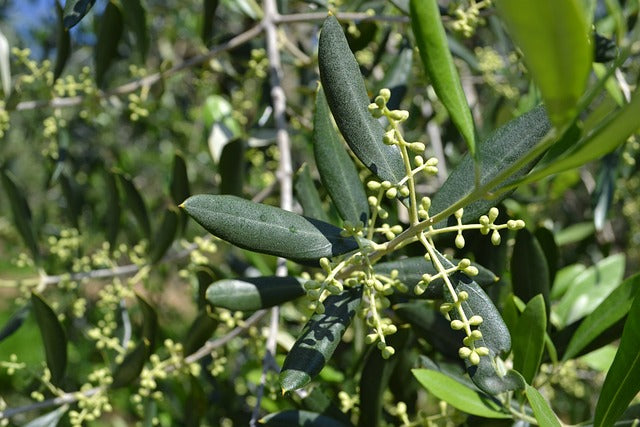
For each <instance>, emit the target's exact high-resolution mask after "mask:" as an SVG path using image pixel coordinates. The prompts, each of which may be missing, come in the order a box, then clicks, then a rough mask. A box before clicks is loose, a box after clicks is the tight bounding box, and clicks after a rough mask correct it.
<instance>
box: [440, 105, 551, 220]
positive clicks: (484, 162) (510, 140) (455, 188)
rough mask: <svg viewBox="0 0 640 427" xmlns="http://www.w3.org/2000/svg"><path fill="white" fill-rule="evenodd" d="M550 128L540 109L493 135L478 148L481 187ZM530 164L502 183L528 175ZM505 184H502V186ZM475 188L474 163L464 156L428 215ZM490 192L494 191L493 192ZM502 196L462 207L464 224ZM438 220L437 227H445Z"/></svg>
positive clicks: (535, 142)
mask: <svg viewBox="0 0 640 427" xmlns="http://www.w3.org/2000/svg"><path fill="white" fill-rule="evenodd" d="M550 128H551V124H550V123H549V119H548V118H547V115H546V113H545V110H544V108H543V107H542V106H539V107H536V108H534V109H533V110H531V111H529V112H527V113H524V114H523V115H522V116H520V117H518V118H516V119H514V120H512V121H510V122H509V123H507V124H506V125H504V126H502V127H501V128H499V129H498V130H496V131H495V132H493V133H492V134H491V135H490V136H489V137H488V138H487V139H486V140H485V141H483V142H482V143H481V144H480V145H479V146H478V161H479V168H480V173H481V175H480V184H481V185H482V184H483V183H488V182H490V181H491V180H492V179H493V178H495V177H496V176H497V175H498V174H500V173H501V172H502V171H503V170H505V169H507V168H509V167H510V166H512V165H513V164H515V163H517V162H518V161H519V160H520V159H521V158H522V157H524V156H525V155H526V154H527V153H528V152H529V151H530V150H531V149H532V148H534V147H535V146H536V145H537V144H538V143H539V142H540V141H541V140H542V138H543V137H544V136H545V135H546V133H547V131H548V130H549V129H550ZM532 167H533V164H529V165H525V166H524V167H523V168H522V169H520V170H519V171H517V172H516V173H514V174H513V175H512V176H511V177H510V178H508V179H507V180H505V182H504V183H505V184H506V183H508V182H510V181H512V180H514V179H516V178H517V177H519V176H522V175H524V174H525V173H527V172H528V171H529V170H531V168H532ZM503 185H504V184H503ZM474 186H475V171H474V166H473V160H472V159H471V157H470V156H468V155H466V156H465V157H464V158H463V159H462V161H461V162H460V164H459V165H458V166H457V167H456V168H455V169H454V170H453V172H451V174H450V175H449V178H447V180H446V181H445V183H444V184H443V185H442V187H441V188H440V190H439V191H438V192H437V193H436V194H435V196H434V197H433V200H432V203H431V209H430V212H431V213H432V215H431V216H433V215H435V214H437V213H439V212H441V211H443V210H445V209H446V208H448V207H449V206H451V205H453V204H454V203H455V202H457V201H458V200H460V199H462V198H463V197H465V196H467V195H468V194H470V193H471V192H472V191H473V189H474ZM492 191H493V190H492ZM507 195H508V194H502V195H501V196H499V197H498V198H495V199H490V200H489V199H481V200H477V201H476V202H474V203H471V204H470V205H469V206H466V207H465V208H464V215H463V217H462V220H463V222H469V221H475V220H476V219H477V218H478V217H480V215H482V214H484V213H486V212H487V211H488V210H489V209H490V208H491V207H492V206H495V205H497V204H498V203H499V202H500V200H502V199H504V198H505V197H507ZM445 225H446V221H441V222H440V223H438V224H437V225H436V227H437V228H440V227H444V226H445Z"/></svg>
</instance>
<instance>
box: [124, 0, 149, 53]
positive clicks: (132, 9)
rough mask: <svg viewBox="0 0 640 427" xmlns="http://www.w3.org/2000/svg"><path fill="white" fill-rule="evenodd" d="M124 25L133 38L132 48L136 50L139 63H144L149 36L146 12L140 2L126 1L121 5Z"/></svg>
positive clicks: (137, 0) (134, 0)
mask: <svg viewBox="0 0 640 427" xmlns="http://www.w3.org/2000/svg"><path fill="white" fill-rule="evenodd" d="M122 6H123V7H122V14H123V16H124V24H125V25H126V27H127V29H128V30H129V31H131V32H132V33H133V35H134V36H135V43H133V47H134V48H135V49H137V51H138V54H139V55H140V60H141V62H144V60H145V58H146V57H147V51H148V50H149V34H148V32H147V12H146V10H145V8H144V5H143V3H142V2H141V1H140V0H127V1H126V2H123V3H122Z"/></svg>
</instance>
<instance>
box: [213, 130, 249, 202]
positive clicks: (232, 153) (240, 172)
mask: <svg viewBox="0 0 640 427" xmlns="http://www.w3.org/2000/svg"><path fill="white" fill-rule="evenodd" d="M245 151H246V144H245V142H244V140H242V139H234V140H232V141H229V142H227V143H226V144H225V146H224V147H223V148H222V153H221V154H220V163H219V168H220V194H231V195H232V196H238V197H240V196H242V194H243V193H244V191H243V188H244V179H245V176H246V172H245V169H246V168H245V157H244V153H245Z"/></svg>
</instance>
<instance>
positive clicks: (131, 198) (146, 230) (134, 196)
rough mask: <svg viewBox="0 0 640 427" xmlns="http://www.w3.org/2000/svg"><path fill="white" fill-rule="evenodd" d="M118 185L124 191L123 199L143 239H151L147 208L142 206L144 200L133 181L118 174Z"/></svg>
mask: <svg viewBox="0 0 640 427" xmlns="http://www.w3.org/2000/svg"><path fill="white" fill-rule="evenodd" d="M118 178H119V180H120V185H121V186H122V190H123V191H124V197H125V200H126V203H127V206H129V208H130V209H131V213H133V216H134V218H135V219H136V222H137V223H138V226H139V227H140V231H141V234H142V236H143V237H146V238H147V239H148V238H150V237H151V223H150V222H149V214H148V213H147V206H146V205H145V204H144V200H143V199H142V196H141V195H140V192H139V191H138V189H137V188H136V186H135V184H134V183H133V181H132V180H131V179H129V178H127V177H125V176H124V175H122V174H118Z"/></svg>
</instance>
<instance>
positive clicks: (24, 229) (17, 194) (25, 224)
mask: <svg viewBox="0 0 640 427" xmlns="http://www.w3.org/2000/svg"><path fill="white" fill-rule="evenodd" d="M0 175H2V185H3V186H4V190H5V191H6V192H7V196H8V197H9V202H10V205H11V213H12V214H13V221H14V222H15V225H16V228H17V229H18V233H20V236H21V237H22V240H24V243H25V245H26V246H27V247H28V248H29V250H30V251H31V256H33V259H34V260H35V261H36V263H37V262H38V261H39V259H40V251H39V250H38V242H37V239H36V231H35V229H34V227H33V223H32V221H31V209H30V208H29V204H28V202H27V199H26V198H25V196H24V195H25V192H24V190H22V189H21V188H19V187H18V185H17V184H16V183H15V180H14V178H13V176H12V174H11V173H10V172H9V171H8V170H6V169H5V168H4V167H2V168H1V170H0Z"/></svg>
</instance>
